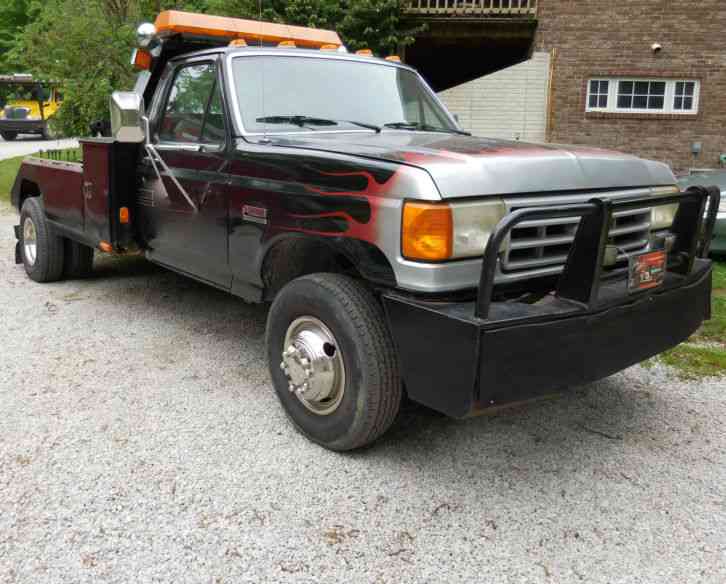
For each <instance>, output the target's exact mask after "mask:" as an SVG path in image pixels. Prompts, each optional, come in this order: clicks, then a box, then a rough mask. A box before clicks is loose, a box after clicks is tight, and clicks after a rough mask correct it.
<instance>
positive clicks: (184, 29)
mask: <svg viewBox="0 0 726 584" xmlns="http://www.w3.org/2000/svg"><path fill="white" fill-rule="evenodd" d="M155 25H156V30H157V31H158V32H157V34H158V35H159V37H161V38H164V37H169V36H173V35H182V36H183V37H185V38H190V39H194V38H196V39H204V40H210V39H217V40H222V41H223V40H224V39H226V41H227V42H229V41H231V40H233V39H244V40H246V41H247V42H248V43H251V42H252V41H254V42H255V43H259V42H263V43H271V44H272V43H274V44H277V43H280V42H282V41H292V42H294V43H295V45H296V46H298V47H303V48H307V49H319V48H320V47H322V46H323V45H335V46H336V47H340V46H341V45H342V44H343V42H342V41H341V40H340V37H339V36H338V33H336V32H335V31H332V30H322V29H319V28H306V27H304V26H289V25H287V24H277V23H274V22H260V21H258V20H244V19H242V18H228V17H225V16H212V15H209V14H195V13H192V12H181V11H179V10H165V11H164V12H161V13H159V16H157V18H156V22H155Z"/></svg>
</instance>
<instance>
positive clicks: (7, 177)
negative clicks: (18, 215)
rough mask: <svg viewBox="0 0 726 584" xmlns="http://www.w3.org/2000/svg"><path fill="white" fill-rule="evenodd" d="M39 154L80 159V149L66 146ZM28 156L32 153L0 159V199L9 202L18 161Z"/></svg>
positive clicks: (18, 166)
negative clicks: (63, 148)
mask: <svg viewBox="0 0 726 584" xmlns="http://www.w3.org/2000/svg"><path fill="white" fill-rule="evenodd" d="M41 155H42V156H44V157H45V158H48V157H55V158H56V159H58V160H67V161H80V160H81V149H80V148H67V149H65V150H51V151H48V152H46V153H44V154H41ZM28 156H34V155H32V154H27V155H25V156H16V157H15V158H8V159H6V160H0V201H4V202H6V203H9V202H10V189H12V188H13V183H14V182H15V175H16V174H18V169H19V168H20V163H21V162H22V161H23V159H24V158H27V157H28Z"/></svg>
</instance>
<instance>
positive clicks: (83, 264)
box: [63, 239, 94, 280]
mask: <svg viewBox="0 0 726 584" xmlns="http://www.w3.org/2000/svg"><path fill="white" fill-rule="evenodd" d="M63 245H64V252H65V258H64V260H63V277H64V278H70V279H74V280H76V279H81V278H88V276H90V275H91V273H92V272H93V251H94V250H93V248H92V247H88V246H87V245H83V244H82V243H78V242H77V241H73V240H72V239H65V240H64V241H63Z"/></svg>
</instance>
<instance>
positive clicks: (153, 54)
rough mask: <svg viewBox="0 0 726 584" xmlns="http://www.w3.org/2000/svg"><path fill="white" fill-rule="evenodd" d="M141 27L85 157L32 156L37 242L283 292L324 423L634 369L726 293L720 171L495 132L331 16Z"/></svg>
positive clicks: (365, 428)
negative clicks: (355, 41)
mask: <svg viewBox="0 0 726 584" xmlns="http://www.w3.org/2000/svg"><path fill="white" fill-rule="evenodd" d="M253 44H254V46H251V45H253ZM139 45H140V48H139V49H138V50H137V52H136V54H135V57H134V61H135V62H136V63H137V65H138V66H139V67H140V68H141V69H142V71H141V73H140V74H139V78H138V82H137V85H136V88H135V91H134V92H127V93H116V94H114V95H113V96H112V99H111V121H112V136H111V137H109V138H97V139H86V140H82V141H81V142H82V148H83V163H82V164H71V163H64V162H58V161H48V160H40V159H36V158H29V159H27V160H26V161H25V162H24V163H23V165H22V168H21V169H20V172H19V174H18V177H17V180H16V182H15V186H14V188H13V192H12V200H13V204H14V205H15V206H16V207H17V209H18V211H19V212H20V224H19V225H18V226H17V227H16V234H17V238H18V245H17V253H16V256H17V258H16V259H17V261H18V263H23V264H24V265H25V270H26V271H27V273H28V275H29V276H30V277H31V278H32V279H34V280H36V281H38V282H50V281H54V280H58V279H60V278H63V277H78V276H81V275H83V274H84V273H87V272H88V271H89V270H90V269H91V267H92V261H93V255H94V250H100V251H102V252H111V253H119V254H122V253H143V254H144V255H145V257H146V258H147V259H148V260H150V261H152V262H155V263H157V264H160V265H162V266H165V267H167V268H169V269H172V270H175V271H177V272H180V273H182V274H185V275H188V276H189V277H191V278H195V279H197V280H200V281H202V282H206V283H208V284H210V285H212V286H215V287H218V288H221V289H223V290H227V291H229V292H231V293H232V294H235V295H238V296H240V297H242V298H243V299H245V300H246V301H249V302H271V308H270V311H269V318H268V324H267V332H266V342H267V351H268V358H269V364H270V374H271V378H272V384H273V385H274V388H275V391H276V392H277V395H278V396H279V399H280V402H281V404H282V406H283V408H284V409H285V411H286V412H287V414H288V416H289V417H290V419H291V420H292V422H293V423H294V424H295V425H296V427H297V428H298V429H299V430H300V431H301V432H302V433H303V434H305V435H306V436H307V437H309V438H310V439H311V440H314V441H315V442H317V443H319V444H321V445H323V446H325V447H327V448H331V449H335V450H348V449H353V448H357V447H360V446H363V445H365V444H368V443H370V442H372V441H373V440H374V439H376V438H377V437H378V436H380V435H382V434H383V433H384V432H385V431H386V430H387V429H388V428H389V427H390V425H391V424H392V423H393V421H394V419H395V418H396V415H397V412H398V410H399V405H400V403H401V400H402V399H403V397H404V393H405V395H407V396H408V398H410V399H412V400H414V401H416V402H420V403H422V404H425V405H426V406H429V407H431V408H433V409H436V410H438V411H441V412H443V413H445V414H447V415H450V416H454V417H464V416H468V415H471V414H473V413H476V412H478V411H481V410H484V409H486V408H490V407H492V406H498V405H501V404H506V403H509V402H515V401H521V400H525V399H529V398H533V397H536V396H539V395H543V394H546V393H550V392H553V391H555V390H559V389H562V388H565V387H568V386H572V385H576V384H582V383H586V382H590V381H593V380H596V379H599V378H602V377H605V376H607V375H610V374H612V373H615V372H617V371H619V370H621V369H623V368H625V367H627V366H629V365H632V364H634V363H637V362H639V361H642V360H643V359H646V358H648V357H650V356H652V355H655V354H657V353H659V352H661V351H664V350H666V349H668V348H670V347H673V346H675V345H676V344H678V343H680V342H681V341H683V340H684V339H686V338H687V337H688V336H689V335H690V334H691V333H693V332H694V331H695V330H696V329H697V328H698V327H699V326H700V324H701V322H702V321H703V320H704V319H706V318H708V316H709V307H710V292H711V264H710V262H709V261H708V260H707V259H706V258H707V254H708V242H709V241H710V235H711V231H712V230H713V223H714V219H715V216H716V210H717V209H718V205H719V197H720V195H719V192H718V190H717V189H706V188H702V187H692V188H690V189H688V190H687V191H684V192H681V191H680V190H679V188H678V187H677V185H676V181H675V178H674V176H673V174H672V173H671V171H670V170H669V169H668V168H667V167H666V166H665V165H663V164H660V163H658V162H653V161H647V160H642V159H638V158H636V157H633V156H628V155H623V154H619V153H614V152H609V151H604V150H599V149H593V148H576V147H561V146H554V145H546V144H524V143H519V142H506V141H499V140H489V139H484V138H476V137H472V136H470V135H468V134H467V133H466V132H463V131H462V130H461V129H460V128H459V126H458V125H457V122H456V121H455V119H454V118H453V117H452V116H451V114H450V113H449V112H448V111H447V110H446V109H445V107H444V106H443V105H442V104H441V102H440V101H439V100H438V99H437V97H436V95H435V94H434V93H433V92H432V91H431V90H430V89H429V87H428V86H427V85H426V83H425V82H424V81H423V80H422V78H421V77H420V76H419V75H418V74H417V73H416V72H415V71H414V70H413V69H411V68H410V67H407V66H405V65H403V64H401V63H400V62H398V61H397V60H396V59H394V58H388V59H379V58H375V57H372V56H370V55H368V54H350V53H348V52H346V51H345V50H344V48H343V47H342V44H341V43H340V40H339V39H338V37H337V35H336V34H335V33H332V32H330V31H317V30H312V29H299V28H295V27H283V26H281V25H271V24H264V23H249V22H248V21H240V20H235V19H224V18H217V17H207V16H203V15H193V14H187V13H179V12H166V13H162V15H160V16H159V18H158V19H157V21H156V25H155V26H153V25H148V24H147V25H142V27H140V30H139ZM293 45H295V46H293Z"/></svg>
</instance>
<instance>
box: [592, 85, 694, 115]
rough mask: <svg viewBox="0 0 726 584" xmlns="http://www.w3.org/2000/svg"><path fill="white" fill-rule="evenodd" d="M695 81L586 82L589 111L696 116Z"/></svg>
mask: <svg viewBox="0 0 726 584" xmlns="http://www.w3.org/2000/svg"><path fill="white" fill-rule="evenodd" d="M699 91H700V84H699V82H698V81H685V80H677V79H630V78H610V79H590V80H589V81H588V84H587V107H586V110H587V111H589V112H609V113H638V114H643V113H645V114H683V115H689V114H690V115H693V114H696V113H698V97H699Z"/></svg>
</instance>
